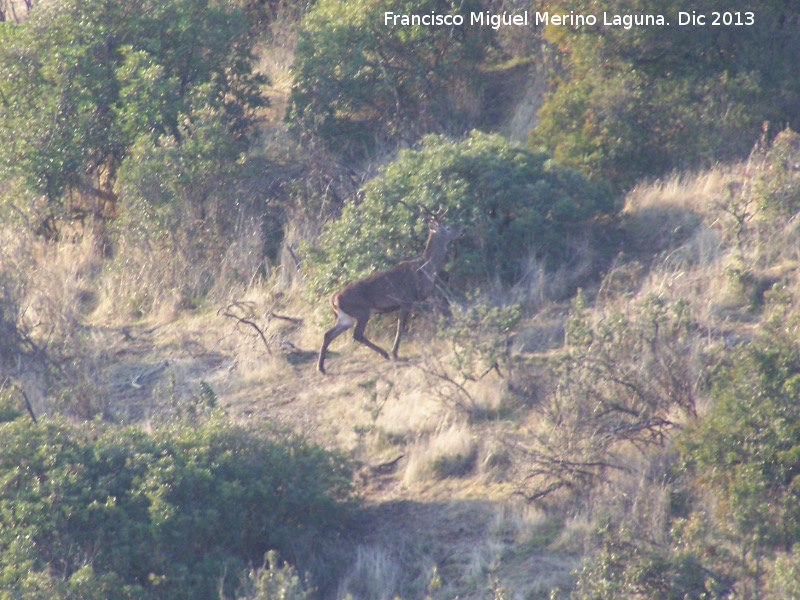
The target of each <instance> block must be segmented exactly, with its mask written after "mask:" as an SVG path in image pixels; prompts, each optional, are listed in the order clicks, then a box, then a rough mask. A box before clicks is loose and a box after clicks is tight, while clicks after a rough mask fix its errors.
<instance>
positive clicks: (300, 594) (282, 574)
mask: <svg viewBox="0 0 800 600" xmlns="http://www.w3.org/2000/svg"><path fill="white" fill-rule="evenodd" d="M245 587H246V590H245V595H244V596H240V597H239V598H238V600H308V598H310V596H311V593H310V591H308V589H307V586H306V585H304V583H303V582H302V581H301V580H300V577H298V575H297V572H296V571H295V569H294V568H293V567H292V566H291V565H287V564H284V565H283V566H279V563H278V555H277V552H275V551H274V550H271V551H269V552H267V555H266V556H265V557H264V564H263V566H261V567H259V568H258V569H254V570H250V571H249V572H248V573H247V583H246V586H245Z"/></svg>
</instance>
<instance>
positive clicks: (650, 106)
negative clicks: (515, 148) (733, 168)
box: [531, 0, 800, 188]
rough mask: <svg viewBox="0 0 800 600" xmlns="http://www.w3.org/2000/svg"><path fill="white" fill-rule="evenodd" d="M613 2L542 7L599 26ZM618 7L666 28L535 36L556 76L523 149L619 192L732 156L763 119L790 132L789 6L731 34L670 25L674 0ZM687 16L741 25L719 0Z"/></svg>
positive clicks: (777, 5) (771, 6) (793, 90)
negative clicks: (554, 60) (537, 149)
mask: <svg viewBox="0 0 800 600" xmlns="http://www.w3.org/2000/svg"><path fill="white" fill-rule="evenodd" d="M618 6H619V3H618V2H615V1H611V0H599V1H595V0H592V1H591V2H589V1H588V0H559V1H558V2H555V3H551V4H550V5H549V6H548V8H549V10H550V11H551V14H552V13H556V14H570V13H571V12H573V13H574V14H575V15H585V14H594V15H598V20H599V19H602V14H603V11H607V12H608V14H609V15H613V14H617V13H619V12H620V11H619V8H618ZM625 7H626V11H627V12H628V13H630V14H638V15H658V14H662V15H664V16H665V20H666V21H668V22H670V26H655V27H653V26H644V27H636V26H634V27H632V28H629V29H624V28H622V27H600V26H599V25H598V26H596V27H576V28H573V27H562V26H555V25H551V26H550V27H548V28H547V29H546V34H545V37H546V38H547V39H548V41H549V42H550V43H551V44H552V45H553V46H554V47H556V48H558V50H559V51H560V52H561V53H560V57H561V58H562V59H563V65H561V66H562V67H563V69H560V70H559V73H558V76H557V77H555V78H554V79H553V85H552V86H551V87H550V89H549V90H548V92H547V93H546V95H545V98H544V104H543V106H542V109H541V112H540V114H539V116H540V122H539V124H538V125H537V126H536V128H535V129H534V131H533V134H532V136H531V143H532V144H534V145H537V146H538V145H539V144H541V145H543V146H544V147H545V148H547V150H548V151H549V152H551V153H552V155H553V156H554V157H555V158H556V160H558V161H559V162H561V163H562V164H564V165H568V166H571V167H573V168H579V169H582V170H583V171H585V172H588V173H591V174H593V175H601V176H603V177H605V178H606V179H607V180H608V181H609V182H611V183H612V184H613V185H615V186H616V187H620V188H627V187H630V186H631V185H633V184H634V183H635V181H636V180H637V179H640V178H642V177H644V176H651V177H652V176H661V175H663V174H665V173H669V172H670V171H672V170H674V169H681V168H683V169H686V168H691V169H697V168H698V166H699V165H708V164H711V163H713V162H715V161H719V160H729V159H731V158H744V157H746V156H747V154H748V152H749V151H750V149H751V148H752V146H753V144H754V143H755V142H756V141H757V140H758V138H759V135H761V129H762V124H763V123H764V121H770V122H773V123H777V124H779V126H783V125H784V124H786V123H789V124H792V125H793V126H796V123H797V122H798V119H800V113H799V112H798V110H797V106H798V98H800V87H799V86H798V84H797V78H795V77H792V76H791V75H790V73H792V70H793V69H794V65H795V64H796V56H797V53H798V51H799V50H800V46H799V45H798V39H797V37H796V36H795V35H794V33H793V28H792V27H791V26H788V23H793V22H794V19H795V13H796V11H795V9H794V8H793V7H792V6H791V4H790V3H787V2H768V3H765V4H764V5H761V6H759V9H758V10H756V11H754V13H753V15H754V22H753V23H752V24H751V25H749V26H746V27H745V26H742V27H739V28H738V29H739V30H740V32H742V33H734V32H733V31H731V32H730V35H722V36H720V35H717V32H716V31H715V30H717V29H720V28H719V27H713V26H709V27H706V28H703V27H680V26H678V25H677V23H676V19H677V11H681V10H686V9H685V8H683V7H681V6H680V5H676V3H674V2H668V3H664V2H660V1H656V0H631V1H629V2H626V3H625ZM692 9H694V10H695V11H696V12H697V14H705V15H707V19H708V22H710V21H711V19H712V11H716V12H719V13H720V14H722V13H725V12H726V11H729V12H730V13H735V12H736V11H739V16H740V17H741V18H743V19H746V18H747V16H746V15H745V14H744V13H745V11H746V10H748V9H742V8H741V7H740V6H739V5H738V4H736V3H735V2H732V1H728V0H725V1H721V2H720V1H718V0H701V1H700V2H698V3H696V4H695V5H694V6H693V7H692ZM730 29H731V30H732V29H733V27H731V28H730ZM744 29H747V32H746V34H745V33H744V32H743V30H744ZM598 66H601V68H598Z"/></svg>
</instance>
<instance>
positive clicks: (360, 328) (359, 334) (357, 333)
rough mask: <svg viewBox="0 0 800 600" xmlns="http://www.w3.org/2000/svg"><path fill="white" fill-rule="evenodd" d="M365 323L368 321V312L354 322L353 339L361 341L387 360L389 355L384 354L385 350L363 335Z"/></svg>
mask: <svg viewBox="0 0 800 600" xmlns="http://www.w3.org/2000/svg"><path fill="white" fill-rule="evenodd" d="M367 323H369V314H367V315H366V316H364V317H361V318H360V319H358V322H357V323H356V328H355V329H354V330H353V339H354V340H355V341H357V342H361V343H362V344H364V345H365V346H367V347H369V348H372V349H373V350H374V351H375V352H377V353H378V354H380V355H381V356H382V357H383V358H385V359H386V360H389V355H388V354H386V350H384V349H383V348H381V347H380V346H376V345H375V344H373V343H372V342H370V341H369V340H368V339H367V338H366V337H364V330H365V329H366V328H367Z"/></svg>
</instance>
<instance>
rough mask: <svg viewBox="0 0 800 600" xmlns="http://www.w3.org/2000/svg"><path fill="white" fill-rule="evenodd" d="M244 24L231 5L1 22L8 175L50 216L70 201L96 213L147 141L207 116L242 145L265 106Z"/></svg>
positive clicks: (206, 0) (75, 0) (103, 8)
mask: <svg viewBox="0 0 800 600" xmlns="http://www.w3.org/2000/svg"><path fill="white" fill-rule="evenodd" d="M243 19H244V17H243V14H242V11H241V10H240V9H238V8H237V7H236V6H235V5H234V4H232V3H229V2H226V1H224V0H221V1H217V0H172V1H170V2H162V3H156V4H153V3H147V2H136V3H133V4H131V3H130V2H121V1H119V0H69V1H68V2H58V3H42V4H40V5H37V6H36V7H35V8H34V9H33V10H32V11H31V13H30V15H29V17H28V19H26V20H25V21H24V22H22V23H21V24H19V25H16V24H4V25H3V27H2V28H0V97H1V98H2V103H0V132H2V135H1V136H2V138H3V139H4V140H5V141H4V143H3V144H2V145H0V154H1V155H2V159H3V160H2V161H1V163H0V164H3V166H4V167H3V168H4V174H5V176H18V177H21V178H22V179H24V181H25V182H26V183H27V186H28V188H29V189H31V190H35V191H36V192H37V193H39V194H42V195H44V196H45V197H46V198H47V199H48V200H49V202H50V204H51V206H50V210H51V211H54V212H57V211H56V208H57V207H58V205H59V204H65V205H66V204H69V202H71V201H72V194H73V193H79V194H83V195H85V196H88V197H89V198H94V197H96V198H94V199H95V200H96V202H97V206H92V207H91V208H93V209H95V210H102V204H103V202H104V201H108V199H109V196H108V195H109V194H111V193H112V188H113V183H114V180H115V176H116V170H117V168H118V167H119V165H120V164H121V163H122V162H123V161H124V160H125V159H126V158H127V157H128V156H129V155H130V153H131V150H132V149H133V147H134V145H135V144H136V143H141V139H142V138H144V139H146V140H148V141H149V142H150V143H152V144H157V143H159V140H160V139H162V138H163V136H167V138H169V139H171V140H172V141H174V142H176V143H180V142H181V141H182V140H183V139H184V135H185V128H186V127H190V128H191V126H192V124H194V123H196V122H197V121H198V119H201V118H202V117H203V115H205V114H207V113H209V112H210V113H213V114H214V115H215V118H216V119H217V120H218V122H219V123H220V124H221V126H222V128H223V129H224V135H222V136H221V137H220V141H221V143H222V144H230V143H232V142H239V143H240V144H241V143H242V142H243V141H244V140H245V134H246V133H247V131H248V128H249V126H250V124H251V123H252V120H253V116H254V112H253V111H254V110H255V109H257V108H259V107H261V106H263V105H264V104H265V99H264V98H263V96H262V95H261V93H260V89H259V86H260V84H261V83H263V79H262V78H260V77H258V76H256V75H254V74H253V72H252V69H251V65H250V58H251V55H250V43H251V40H250V39H249V38H248V37H247V36H246V35H243V34H242V31H246V27H245V23H244V20H243ZM242 149H243V147H241V146H240V148H239V151H241V150H242ZM62 208H65V209H66V208H74V207H69V206H63V207H62Z"/></svg>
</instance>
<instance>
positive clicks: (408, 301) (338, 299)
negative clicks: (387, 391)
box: [317, 203, 463, 373]
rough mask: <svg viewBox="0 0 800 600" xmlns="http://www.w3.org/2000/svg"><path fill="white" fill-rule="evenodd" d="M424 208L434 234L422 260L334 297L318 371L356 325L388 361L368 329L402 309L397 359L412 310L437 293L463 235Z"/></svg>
mask: <svg viewBox="0 0 800 600" xmlns="http://www.w3.org/2000/svg"><path fill="white" fill-rule="evenodd" d="M403 204H404V205H405V206H406V207H408V205H406V204H405V203H403ZM408 208H410V207H408ZM422 208H423V209H424V210H425V211H426V212H427V213H428V215H429V217H428V222H429V223H430V234H429V235H428V243H427V244H426V246H425V252H424V253H423V255H422V257H421V258H418V259H416V260H407V261H403V262H401V263H398V264H396V265H395V266H393V267H392V268H390V269H387V270H386V271H381V272H379V273H374V274H372V275H370V276H369V277H367V278H366V279H362V280H360V281H356V282H354V283H351V284H350V285H348V286H347V287H346V288H344V289H343V290H341V291H339V292H336V293H334V294H333V295H332V296H331V307H332V308H333V312H334V313H335V314H336V325H334V326H333V328H332V329H329V330H328V331H326V332H325V337H324V339H323V340H322V348H320V351H319V361H318V362H317V370H319V371H320V373H324V372H325V354H326V352H327V351H328V346H329V345H330V343H331V342H332V341H333V340H335V339H336V338H337V337H339V336H340V335H341V334H342V333H344V332H345V331H347V330H348V329H350V328H351V327H352V326H353V325H355V326H356V328H355V329H354V330H353V339H354V340H355V341H357V342H361V343H362V344H364V345H365V346H367V347H369V348H372V349H373V350H374V351H375V352H377V353H378V354H380V355H381V356H382V357H383V358H385V359H387V360H388V359H389V355H388V354H387V353H386V350H384V349H383V348H381V347H380V346H377V345H375V344H373V343H372V342H370V341H369V340H368V339H367V338H366V337H365V336H364V329H365V328H366V327H367V323H368V322H369V318H370V317H371V316H372V315H374V314H382V313H387V312H393V311H396V310H399V311H400V315H399V318H398V319H397V335H396V336H395V338H394V345H393V346H392V358H394V359H395V360H396V359H397V348H398V347H399V346H400V337H401V336H402V335H403V330H404V329H405V326H406V322H407V321H408V317H409V315H410V314H411V311H412V310H413V308H414V307H415V305H416V304H418V303H419V302H421V301H422V300H424V299H425V298H426V297H427V296H428V294H430V293H431V290H433V286H434V283H435V280H436V274H437V273H438V271H439V269H440V268H441V266H442V263H443V262H444V259H445V255H446V254H447V245H448V244H449V243H450V242H451V241H452V240H454V239H455V238H457V237H459V236H460V235H461V234H462V232H463V229H462V228H461V227H455V226H453V225H447V224H445V223H442V222H441V216H437V215H434V214H433V213H431V211H429V210H428V209H426V208H424V207H422ZM442 216H443V215H442Z"/></svg>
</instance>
